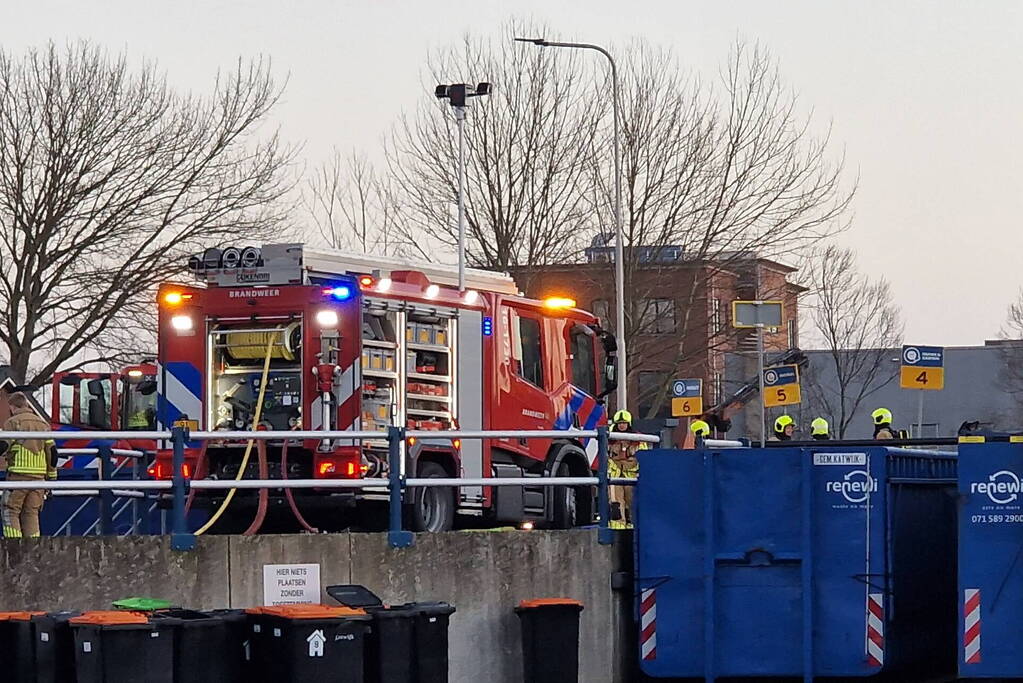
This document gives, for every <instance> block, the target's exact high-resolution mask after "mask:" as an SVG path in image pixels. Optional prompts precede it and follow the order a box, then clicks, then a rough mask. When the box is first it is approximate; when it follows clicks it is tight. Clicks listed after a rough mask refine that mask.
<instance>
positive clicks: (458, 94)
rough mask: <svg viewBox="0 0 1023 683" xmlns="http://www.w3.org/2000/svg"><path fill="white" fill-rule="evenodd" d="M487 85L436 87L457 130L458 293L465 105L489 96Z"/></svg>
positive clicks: (462, 248)
mask: <svg viewBox="0 0 1023 683" xmlns="http://www.w3.org/2000/svg"><path fill="white" fill-rule="evenodd" d="M490 87H491V86H490V84H489V83H479V84H478V85H476V86H472V85H468V84H466V83H454V84H452V85H444V84H441V85H438V86H437V88H436V89H435V90H434V95H435V96H436V97H437V99H443V100H447V101H448V102H449V103H450V104H451V108H452V109H454V111H455V126H456V127H457V128H458V291H459V292H464V291H465V105H466V103H467V102H468V100H469V98H470V97H480V96H481V95H489V94H490Z"/></svg>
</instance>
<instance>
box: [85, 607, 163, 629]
mask: <svg viewBox="0 0 1023 683" xmlns="http://www.w3.org/2000/svg"><path fill="white" fill-rule="evenodd" d="M68 621H70V623H72V624H95V625H97V626H124V625H128V624H148V623H149V618H148V617H147V616H146V615H144V614H139V613H138V612H125V611H120V610H119V611H116V612H115V611H104V610H100V611H96V612H85V613H84V614H82V615H80V616H77V617H72V618H71V619H69V620H68Z"/></svg>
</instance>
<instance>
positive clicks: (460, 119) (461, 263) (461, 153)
mask: <svg viewBox="0 0 1023 683" xmlns="http://www.w3.org/2000/svg"><path fill="white" fill-rule="evenodd" d="M454 110H455V125H456V126H457V127H458V291H459V293H462V292H464V291H465V107H458V106H456V107H454Z"/></svg>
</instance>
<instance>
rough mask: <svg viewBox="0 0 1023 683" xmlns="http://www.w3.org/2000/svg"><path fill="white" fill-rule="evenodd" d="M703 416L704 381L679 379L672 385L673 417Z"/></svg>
mask: <svg viewBox="0 0 1023 683" xmlns="http://www.w3.org/2000/svg"><path fill="white" fill-rule="evenodd" d="M702 414H703V380H702V379H677V380H675V381H674V382H672V383H671V416H672V417H693V416H696V415H702Z"/></svg>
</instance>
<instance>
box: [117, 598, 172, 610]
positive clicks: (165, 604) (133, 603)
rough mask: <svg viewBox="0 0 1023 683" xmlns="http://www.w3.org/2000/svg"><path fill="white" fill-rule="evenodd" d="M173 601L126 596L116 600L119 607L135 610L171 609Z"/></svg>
mask: <svg viewBox="0 0 1023 683" xmlns="http://www.w3.org/2000/svg"><path fill="white" fill-rule="evenodd" d="M173 606H174V605H173V603H171V602H169V601H167V600H160V599H159V598H125V599H123V600H116V601H114V607H115V608H117V609H125V610H131V611H133V612H153V611H155V610H158V609H169V608H171V607H173Z"/></svg>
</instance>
